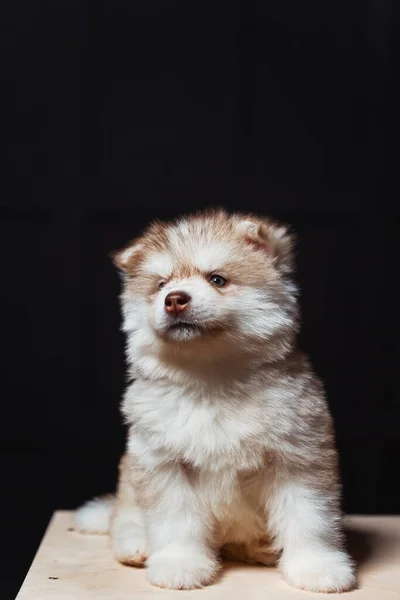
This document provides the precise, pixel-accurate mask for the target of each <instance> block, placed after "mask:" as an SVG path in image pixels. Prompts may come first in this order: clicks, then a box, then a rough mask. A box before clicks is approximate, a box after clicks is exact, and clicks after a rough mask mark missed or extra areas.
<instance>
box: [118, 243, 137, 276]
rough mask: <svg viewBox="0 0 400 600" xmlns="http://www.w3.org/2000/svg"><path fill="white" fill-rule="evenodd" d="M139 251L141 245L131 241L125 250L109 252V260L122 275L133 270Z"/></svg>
mask: <svg viewBox="0 0 400 600" xmlns="http://www.w3.org/2000/svg"><path fill="white" fill-rule="evenodd" d="M141 251H142V245H141V244H140V243H138V242H136V241H133V242H131V243H130V244H129V245H128V246H126V248H123V249H122V250H116V251H114V252H111V258H112V261H113V263H114V265H115V266H116V267H117V269H118V270H119V271H120V272H121V273H122V274H124V273H127V272H128V271H131V270H133V269H134V267H135V264H136V263H137V262H138V259H139V257H140V254H141Z"/></svg>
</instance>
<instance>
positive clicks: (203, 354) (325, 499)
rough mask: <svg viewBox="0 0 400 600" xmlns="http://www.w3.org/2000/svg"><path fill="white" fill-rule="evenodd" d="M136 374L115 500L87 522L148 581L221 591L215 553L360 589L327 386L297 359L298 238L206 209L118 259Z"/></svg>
mask: <svg viewBox="0 0 400 600" xmlns="http://www.w3.org/2000/svg"><path fill="white" fill-rule="evenodd" d="M115 262H116V265H117V267H118V269H119V270H120V271H121V273H122V275H123V291H122V295H121V300H122V314H123V330H124V331H125V334H126V340H127V345H126V355H127V362H128V365H129V369H130V375H131V377H132V378H134V381H133V383H131V384H130V385H129V386H128V388H127V390H126V393H125V397H124V401H123V407H122V411H123V414H124V416H125V419H126V421H127V423H128V424H129V435H128V442H127V450H126V454H125V456H124V457H123V459H122V461H121V465H120V479H119V486H118V492H117V495H116V498H115V499H113V498H106V499H100V500H93V501H91V502H90V503H88V504H86V505H84V506H83V507H82V508H80V509H79V510H78V511H77V513H76V524H77V527H78V529H80V530H82V531H86V532H91V533H95V532H98V533H102V532H103V533H105V532H110V534H111V539H112V544H113V548H114V552H115V556H116V558H117V559H118V560H119V561H121V562H122V563H126V564H130V565H135V566H142V565H146V567H147V576H148V579H149V581H150V582H151V583H153V584H154V585H157V586H159V587H164V588H173V589H189V588H196V587H201V586H203V585H207V584H210V583H212V581H213V580H214V579H215V577H216V575H217V573H218V570H219V568H220V562H219V556H220V555H221V554H222V555H227V556H229V557H231V558H235V559H241V560H245V561H247V562H254V563H264V564H267V565H270V564H274V563H275V562H276V561H279V566H280V569H281V571H282V573H283V576H284V578H285V579H286V580H287V582H288V583H290V584H292V585H294V586H296V587H299V588H303V589H306V590H312V591H315V592H339V591H345V590H349V589H350V588H352V587H354V585H355V576H354V571H353V566H352V563H351V561H350V559H349V556H348V554H347V553H346V551H345V549H344V547H343V538H342V532H341V514H340V508H339V500H340V482H339V478H338V467H337V454H336V450H335V443H334V432H333V428H332V421H331V417H330V415H329V411H328V407H327V403H326V401H325V397H324V391H323V387H322V385H321V382H320V381H319V380H318V378H317V377H316V376H315V374H314V373H313V371H312V368H311V366H310V364H309V362H308V360H307V358H306V357H305V356H304V355H303V354H301V353H300V352H299V351H297V350H296V334H297V331H298V304H297V289H296V285H295V283H294V281H293V279H292V271H293V256H292V238H291V236H290V235H289V233H288V232H287V230H286V228H285V227H283V226H280V225H277V224H275V223H273V222H272V221H270V220H267V219H263V218H258V217H255V216H252V215H242V214H233V215H228V214H226V213H225V212H223V211H215V212H208V213H201V214H198V215H194V216H189V217H187V218H182V219H179V220H178V221H176V222H173V223H166V224H165V223H154V224H153V225H151V226H150V227H149V228H148V229H147V231H145V233H144V234H143V235H142V236H141V237H140V238H139V239H137V240H135V241H133V242H132V243H131V244H129V245H128V247H127V248H125V249H124V250H122V251H121V252H118V253H117V254H116V255H115Z"/></svg>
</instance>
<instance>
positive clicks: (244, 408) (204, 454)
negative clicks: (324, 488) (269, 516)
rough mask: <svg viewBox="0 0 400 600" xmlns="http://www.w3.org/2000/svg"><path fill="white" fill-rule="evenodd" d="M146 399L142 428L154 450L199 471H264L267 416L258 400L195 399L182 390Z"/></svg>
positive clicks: (140, 410) (139, 416)
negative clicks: (231, 468)
mask: <svg viewBox="0 0 400 600" xmlns="http://www.w3.org/2000/svg"><path fill="white" fill-rule="evenodd" d="M146 396H147V401H146V399H145V398H143V399H142V401H141V402H140V405H137V407H136V408H135V411H134V412H135V413H136V414H135V419H134V421H135V422H136V424H137V427H140V428H141V429H142V431H145V432H146V434H147V436H146V437H147V439H148V441H149V443H150V444H151V445H152V447H153V448H154V449H165V451H167V452H168V453H170V454H173V455H174V458H176V459H178V460H182V461H184V462H186V463H188V464H191V465H193V466H196V467H205V468H209V469H212V470H213V471H215V470H220V469H223V468H226V467H227V466H230V467H232V466H235V468H237V469H257V468H259V467H260V465H261V463H262V460H263V456H264V453H265V449H266V442H267V440H266V427H265V414H263V410H262V407H261V406H260V404H259V403H257V402H256V401H255V400H254V399H249V398H247V399H245V398H221V397H218V395H215V396H211V397H204V398H202V397H195V396H191V395H189V394H185V393H179V392H177V391H173V392H170V391H168V392H167V393H164V394H163V393H162V392H160V393H158V394H154V393H153V395H151V396H148V395H147V394H146Z"/></svg>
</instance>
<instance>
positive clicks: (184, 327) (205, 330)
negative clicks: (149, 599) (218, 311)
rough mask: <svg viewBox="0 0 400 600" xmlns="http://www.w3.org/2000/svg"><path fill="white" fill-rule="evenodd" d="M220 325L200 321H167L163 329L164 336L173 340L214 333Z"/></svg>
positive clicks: (219, 329)
mask: <svg viewBox="0 0 400 600" xmlns="http://www.w3.org/2000/svg"><path fill="white" fill-rule="evenodd" d="M221 329H222V328H221V327H217V326H210V325H206V324H202V323H193V322H192V321H174V322H172V323H169V324H168V325H167V327H166V329H165V335H166V337H169V338H172V339H175V340H182V341H184V340H187V339H193V338H196V337H200V336H204V335H207V334H213V333H214V334H215V333H217V332H218V331H221Z"/></svg>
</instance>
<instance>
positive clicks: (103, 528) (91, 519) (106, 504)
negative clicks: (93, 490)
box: [74, 495, 115, 534]
mask: <svg viewBox="0 0 400 600" xmlns="http://www.w3.org/2000/svg"><path fill="white" fill-rule="evenodd" d="M114 504H115V496H113V495H110V496H102V497H101V498H94V499H93V500H89V502H86V503H85V504H83V505H82V506H81V507H79V508H78V509H77V510H76V511H75V513H74V521H75V527H76V529H77V530H78V531H80V532H82V533H91V534H106V533H109V531H110V522H111V513H112V511H113V508H114Z"/></svg>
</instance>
